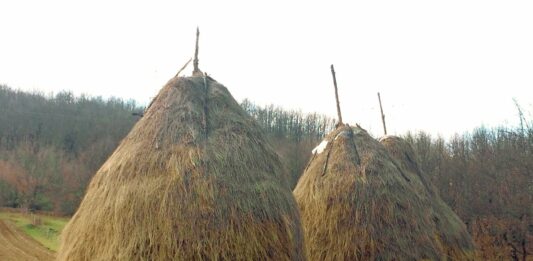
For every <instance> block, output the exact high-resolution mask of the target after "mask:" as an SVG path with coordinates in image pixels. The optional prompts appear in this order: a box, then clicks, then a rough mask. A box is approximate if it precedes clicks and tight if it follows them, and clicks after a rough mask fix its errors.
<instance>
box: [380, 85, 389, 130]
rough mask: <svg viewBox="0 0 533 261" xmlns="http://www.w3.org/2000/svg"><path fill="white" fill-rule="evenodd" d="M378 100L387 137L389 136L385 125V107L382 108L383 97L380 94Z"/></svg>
mask: <svg viewBox="0 0 533 261" xmlns="http://www.w3.org/2000/svg"><path fill="white" fill-rule="evenodd" d="M378 100H379V109H380V110H381V121H382V122H383V131H384V132H385V135H387V125H385V114H384V113H383V106H381V96H380V95H379V92H378Z"/></svg>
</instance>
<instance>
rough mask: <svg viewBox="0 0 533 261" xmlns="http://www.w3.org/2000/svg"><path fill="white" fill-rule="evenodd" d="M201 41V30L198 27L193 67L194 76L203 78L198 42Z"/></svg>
mask: <svg viewBox="0 0 533 261" xmlns="http://www.w3.org/2000/svg"><path fill="white" fill-rule="evenodd" d="M199 39H200V28H198V27H196V48H195V50H194V61H193V66H194V70H193V71H192V75H193V76H203V73H202V71H200V69H199V68H198V41H199Z"/></svg>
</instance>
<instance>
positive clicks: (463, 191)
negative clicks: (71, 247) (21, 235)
mask: <svg viewBox="0 0 533 261" xmlns="http://www.w3.org/2000/svg"><path fill="white" fill-rule="evenodd" d="M241 106H242V107H243V108H244V109H245V111H247V112H248V113H249V114H250V115H252V116H253V117H254V118H255V119H256V120H257V122H258V123H259V125H260V126H261V128H262V129H263V131H264V133H265V135H266V137H267V139H268V140H269V142H270V143H271V144H272V145H273V146H274V149H275V150H276V151H277V153H278V154H280V156H281V158H282V160H283V161H284V162H283V163H284V165H285V167H286V168H287V169H288V171H289V172H290V173H289V174H290V176H289V177H290V184H291V185H292V186H293V187H294V185H295V184H296V182H297V181H298V178H299V175H300V174H301V173H302V172H303V169H304V168H305V165H306V164H307V161H308V159H309V156H310V155H311V153H310V152H311V150H312V149H313V148H314V147H315V146H316V144H318V143H319V141H320V140H321V139H322V138H323V137H324V135H325V134H327V133H328V132H329V131H330V130H331V129H332V127H333V124H334V121H333V120H332V119H331V118H328V117H325V116H323V115H319V114H303V113H301V112H298V111H286V110H284V109H282V108H278V107H275V106H266V107H261V106H257V105H254V104H253V103H251V102H250V101H247V100H245V101H243V102H242V104H241ZM142 110H143V108H142V107H140V106H138V105H136V104H135V102H133V101H127V102H126V101H123V100H121V99H116V98H112V99H102V98H100V97H87V96H80V97H75V96H74V95H73V94H72V93H69V92H61V93H59V94H57V95H54V96H51V95H48V96H47V95H43V94H40V93H27V92H21V91H16V90H13V89H11V88H9V87H7V86H0V111H1V112H2V113H0V206H6V207H15V208H29V209H33V210H46V211H53V212H56V213H61V214H66V215H69V214H72V213H73V212H74V211H75V210H76V208H77V206H78V204H79V202H80V199H81V198H82V197H83V195H84V192H85V189H86V186H87V184H88V182H89V180H90V179H91V178H92V176H93V175H94V173H96V171H97V170H98V168H99V167H100V165H101V164H102V163H103V162H104V161H105V160H106V159H107V158H108V156H109V155H110V153H111V152H112V151H113V150H114V149H115V147H116V146H117V145H118V143H119V142H120V140H121V139H122V138H123V137H124V136H125V135H126V134H127V133H128V132H129V130H130V129H131V127H132V126H133V125H134V124H135V122H136V121H137V120H138V117H136V116H132V113H133V112H138V111H142ZM523 122H524V124H523V126H521V127H518V128H517V127H514V126H510V127H501V128H497V129H486V128H478V129H476V130H474V131H473V132H471V133H464V134H457V135H456V136H454V137H452V138H451V139H446V140H445V139H443V138H441V137H432V136H430V135H429V134H427V133H408V134H406V135H404V138H405V139H406V140H407V141H408V142H409V143H410V144H411V145H412V146H413V147H414V149H415V151H416V153H417V154H418V156H419V157H420V162H421V168H422V169H423V170H424V172H425V173H427V175H428V179H429V180H431V181H432V182H433V183H434V184H435V186H436V187H437V189H438V190H439V193H440V195H441V197H442V199H443V200H444V201H445V202H446V203H447V204H448V205H449V206H450V207H451V208H452V209H453V210H454V211H455V212H456V213H457V214H458V215H459V216H460V218H461V219H462V220H463V221H464V222H465V223H466V225H467V228H468V230H469V232H470V234H471V235H472V237H473V238H474V240H475V242H476V248H477V256H478V258H479V259H517V260H525V259H526V258H531V255H532V253H533V221H532V217H533V213H532V209H531V207H530V206H532V205H533V185H532V183H531V181H532V180H533V172H532V170H533V124H532V122H531V120H527V119H523Z"/></svg>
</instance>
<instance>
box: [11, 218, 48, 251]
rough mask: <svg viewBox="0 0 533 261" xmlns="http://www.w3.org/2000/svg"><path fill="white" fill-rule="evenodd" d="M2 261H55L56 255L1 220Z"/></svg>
mask: <svg viewBox="0 0 533 261" xmlns="http://www.w3.org/2000/svg"><path fill="white" fill-rule="evenodd" d="M0 260H6V261H11V260H13V261H18V260H43V261H48V260H54V254H53V253H52V252H51V251H50V250H48V249H46V248H45V247H44V246H42V245H41V244H39V242H37V241H35V240H34V239H32V238H31V237H29V236H28V235H26V234H24V233H23V232H22V231H20V230H19V229H17V228H16V227H15V226H14V225H13V224H10V223H9V222H6V221H3V220H0Z"/></svg>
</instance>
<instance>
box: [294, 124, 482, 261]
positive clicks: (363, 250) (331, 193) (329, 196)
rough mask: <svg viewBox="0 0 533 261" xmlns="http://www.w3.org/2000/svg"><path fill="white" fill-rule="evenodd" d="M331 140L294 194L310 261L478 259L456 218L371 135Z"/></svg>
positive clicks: (355, 133) (342, 132)
mask: <svg viewBox="0 0 533 261" xmlns="http://www.w3.org/2000/svg"><path fill="white" fill-rule="evenodd" d="M325 140H326V141H327V145H326V148H325V149H324V151H323V152H322V153H317V154H315V155H314V156H313V157H312V159H311V160H310V162H309V164H308V166H307V168H306V170H305V172H304V174H303V175H302V177H301V178H300V180H299V182H298V184H297V186H296V188H295V190H294V195H295V197H296V201H297V202H298V204H299V208H300V215H301V218H302V224H303V225H304V235H305V241H306V245H307V251H308V255H307V257H308V258H309V259H310V260H421V259H431V260H469V259H472V257H473V246H472V243H471V240H470V237H469V236H468V233H467V232H466V228H465V226H464V225H463V224H462V223H461V222H460V220H459V219H458V218H457V216H456V215H455V214H454V213H453V212H452V211H451V210H449V208H448V207H447V206H446V205H445V204H444V203H443V202H442V200H440V199H437V198H436V197H435V196H434V195H432V194H433V193H434V191H433V192H431V193H430V192H429V189H428V188H429V187H430V186H428V185H426V184H424V181H423V179H421V178H420V177H419V176H418V175H417V174H416V172H413V171H412V169H410V168H406V167H405V166H404V165H403V164H404V162H402V161H400V160H395V159H393V157H392V156H391V155H390V154H389V152H388V151H387V150H386V148H385V147H384V146H383V145H382V144H380V143H379V142H378V141H376V140H374V139H373V138H372V137H370V135H368V133H367V132H366V131H365V130H363V129H362V128H360V127H354V128H351V127H349V126H347V125H341V126H339V127H338V128H337V129H336V130H334V131H333V132H332V133H330V134H329V135H328V136H327V137H326V139H325ZM416 169H418V167H417V166H416Z"/></svg>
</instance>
